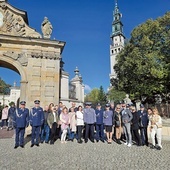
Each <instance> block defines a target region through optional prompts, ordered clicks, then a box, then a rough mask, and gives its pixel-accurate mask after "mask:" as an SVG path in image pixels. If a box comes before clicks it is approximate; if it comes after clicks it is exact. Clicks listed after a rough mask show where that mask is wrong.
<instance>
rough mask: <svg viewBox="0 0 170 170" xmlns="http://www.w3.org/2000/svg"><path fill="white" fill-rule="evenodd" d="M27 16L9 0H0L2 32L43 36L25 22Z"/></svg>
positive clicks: (0, 28) (25, 35)
mask: <svg viewBox="0 0 170 170" xmlns="http://www.w3.org/2000/svg"><path fill="white" fill-rule="evenodd" d="M24 14H25V13H24ZM23 17H25V18H27V17H26V14H25V16H24V15H23V14H22V15H21V14H19V12H18V9H15V8H14V7H12V6H10V5H9V4H8V3H7V2H2V1H0V34H5V35H13V36H21V37H34V38H41V35H40V34H39V33H38V32H36V31H35V30H34V29H32V28H30V27H29V26H28V25H27V23H26V22H25V20H26V19H25V20H24V18H23Z"/></svg>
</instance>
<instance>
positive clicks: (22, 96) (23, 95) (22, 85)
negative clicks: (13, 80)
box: [20, 80, 28, 101]
mask: <svg viewBox="0 0 170 170" xmlns="http://www.w3.org/2000/svg"><path fill="white" fill-rule="evenodd" d="M27 83H28V82H27V81H24V80H23V81H21V82H20V89H21V93H20V101H22V100H25V101H26V89H27Z"/></svg>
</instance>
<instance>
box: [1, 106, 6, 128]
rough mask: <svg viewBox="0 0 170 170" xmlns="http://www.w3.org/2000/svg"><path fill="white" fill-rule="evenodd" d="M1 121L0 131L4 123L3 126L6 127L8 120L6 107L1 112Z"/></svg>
mask: <svg viewBox="0 0 170 170" xmlns="http://www.w3.org/2000/svg"><path fill="white" fill-rule="evenodd" d="M1 119H2V123H1V129H3V126H4V123H5V126H7V120H8V106H7V105H6V106H5V107H4V109H3V110H2V118H1Z"/></svg>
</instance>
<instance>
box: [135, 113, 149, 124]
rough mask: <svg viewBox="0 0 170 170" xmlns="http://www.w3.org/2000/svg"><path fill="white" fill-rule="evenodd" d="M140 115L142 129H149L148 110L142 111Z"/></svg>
mask: <svg viewBox="0 0 170 170" xmlns="http://www.w3.org/2000/svg"><path fill="white" fill-rule="evenodd" d="M138 114H139V117H140V119H139V124H140V127H147V126H148V123H149V118H148V113H147V111H146V110H144V111H143V112H142V111H141V110H139V111H138Z"/></svg>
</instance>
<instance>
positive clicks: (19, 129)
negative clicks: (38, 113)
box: [13, 101, 29, 149]
mask: <svg viewBox="0 0 170 170" xmlns="http://www.w3.org/2000/svg"><path fill="white" fill-rule="evenodd" d="M25 104H26V102H25V101H21V102H20V108H17V109H16V110H15V112H14V117H13V125H14V127H15V130H16V136H15V147H14V149H16V148H18V147H19V146H20V147H21V148H24V134H25V128H26V127H28V125H29V110H28V109H27V108H25Z"/></svg>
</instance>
